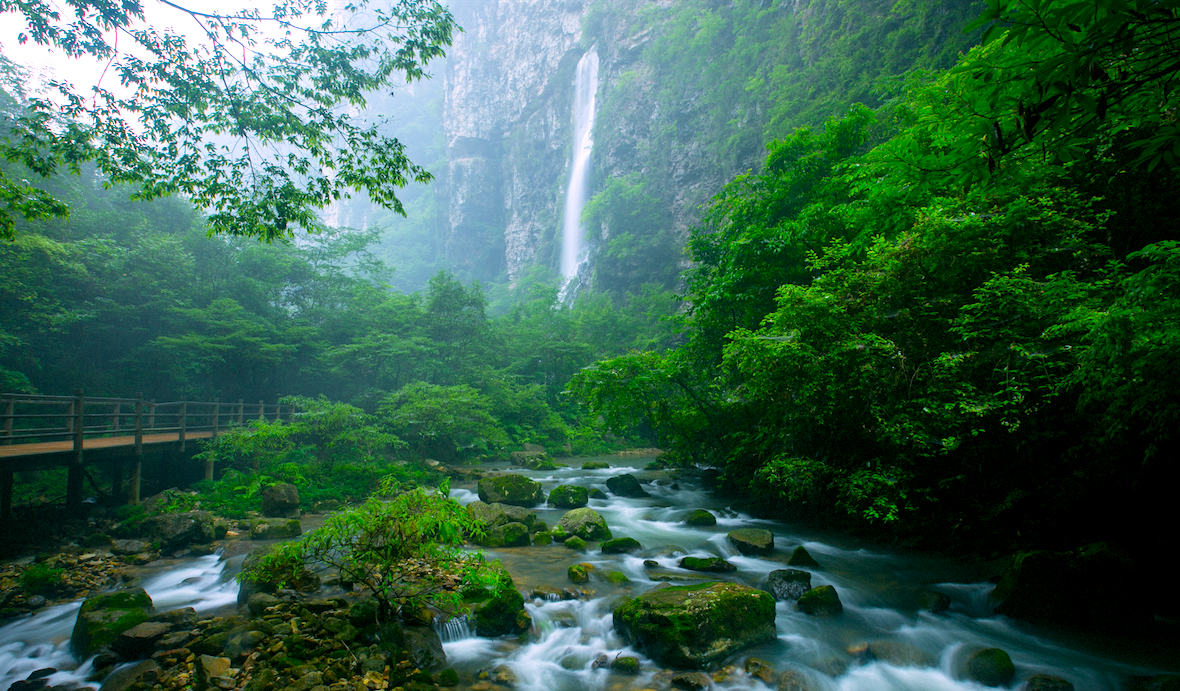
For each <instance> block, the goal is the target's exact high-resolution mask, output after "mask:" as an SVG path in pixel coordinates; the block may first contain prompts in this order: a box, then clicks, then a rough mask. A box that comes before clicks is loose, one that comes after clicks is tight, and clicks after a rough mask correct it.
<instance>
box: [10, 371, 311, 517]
mask: <svg viewBox="0 0 1180 691" xmlns="http://www.w3.org/2000/svg"><path fill="white" fill-rule="evenodd" d="M294 412H295V410H294V408H293V407H292V406H290V405H282V404H279V403H273V404H268V403H266V402H264V401H259V402H258V403H246V402H245V401H243V400H242V399H238V401H237V403H232V402H222V401H220V400H218V399H214V400H212V401H186V400H181V401H171V402H166V403H157V402H156V401H155V400H145V399H144V398H143V394H137V395H136V397H135V398H109V397H86V396H85V395H84V394H83V392H82V390H81V389H78V390H77V391H75V392H74V395H73V396H41V395H34V394H19V393H0V423H2V425H3V427H2V429H3V431H2V432H0V446H3V447H4V448H3V449H2V450H0V454H3V455H4V456H6V457H8V458H12V459H14V458H20V457H21V456H22V454H20V453H12V452H15V451H17V449H14V448H11V447H13V446H26V447H27V448H28V450H29V455H32V454H36V453H50V452H54V451H57V452H62V451H72V453H73V456H72V458H71V459H70V462H69V464H68V465H67V468H68V469H69V471H68V476H67V480H66V504H67V505H68V506H71V507H77V506H80V505H81V502H82V465H83V450H84V447H85V446H86V444H85V440H87V439H101V438H109V437H121V438H123V439H131V438H132V437H133V441H131V442H130V443H127V442H124V444H126V445H129V446H133V447H134V453H135V469H134V471H133V472H132V474H131V479H130V483H129V485H128V488H127V489H128V502H129V503H132V504H136V503H139V491H140V478H141V472H142V470H143V465H142V463H143V445H144V443H145V439H144V438H145V436H146V437H147V441H146V443H149V444H152V443H162V442H177V443H179V445H180V450H181V451H184V450H185V442H186V438H192V437H193V436H194V435H196V436H200V437H203V438H210V439H217V437H218V435H219V434H220V433H221V432H222V431H223V430H225V429H227V428H229V427H232V426H234V425H237V426H241V425H244V424H245V423H246V421H247V420H253V419H266V420H281V419H286V420H290V419H291V418H292V416H293V415H294ZM55 442H56V444H55ZM63 442H64V444H63ZM34 445H36V446H34ZM4 452H8V453H4ZM205 479H207V480H212V479H213V464H212V462H210V461H207V462H206V463H205ZM12 488H13V466H12V464H11V463H9V464H8V465H7V466H6V467H4V468H2V469H0V516H2V517H5V518H7V517H8V516H9V515H10V513H11V509H12Z"/></svg>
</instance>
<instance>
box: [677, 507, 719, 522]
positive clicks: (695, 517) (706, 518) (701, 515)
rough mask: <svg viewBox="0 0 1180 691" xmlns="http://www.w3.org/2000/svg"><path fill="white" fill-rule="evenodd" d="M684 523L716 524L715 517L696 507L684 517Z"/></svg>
mask: <svg viewBox="0 0 1180 691" xmlns="http://www.w3.org/2000/svg"><path fill="white" fill-rule="evenodd" d="M684 523H685V524H686V525H696V526H710V525H717V517H716V516H714V515H713V514H711V513H709V512H708V511H705V510H704V509H697V510H696V511H693V512H692V513H690V514H688V516H686V517H685V519H684Z"/></svg>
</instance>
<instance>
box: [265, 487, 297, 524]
mask: <svg viewBox="0 0 1180 691" xmlns="http://www.w3.org/2000/svg"><path fill="white" fill-rule="evenodd" d="M262 515H263V516H266V517H267V518H299V516H300V512H299V490H298V489H297V488H296V487H295V485H292V484H290V483H287V482H280V483H279V484H277V485H271V486H270V487H267V488H266V489H264V490H262Z"/></svg>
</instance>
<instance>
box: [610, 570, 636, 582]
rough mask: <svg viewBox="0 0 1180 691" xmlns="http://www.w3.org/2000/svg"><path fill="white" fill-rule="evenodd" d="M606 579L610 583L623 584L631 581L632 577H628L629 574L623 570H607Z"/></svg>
mask: <svg viewBox="0 0 1180 691" xmlns="http://www.w3.org/2000/svg"><path fill="white" fill-rule="evenodd" d="M606 580H607V582H608V583H613V584H615V585H622V584H623V583H630V582H631V579H630V578H627V574H625V573H623V572H622V571H607V572H606Z"/></svg>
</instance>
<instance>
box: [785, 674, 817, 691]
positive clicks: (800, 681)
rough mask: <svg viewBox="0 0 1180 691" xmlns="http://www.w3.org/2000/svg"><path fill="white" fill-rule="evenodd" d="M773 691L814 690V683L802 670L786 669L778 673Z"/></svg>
mask: <svg viewBox="0 0 1180 691" xmlns="http://www.w3.org/2000/svg"><path fill="white" fill-rule="evenodd" d="M775 691H816V685H815V684H813V683H812V681H811V679H810V678H809V677H808V676H807V675H806V674H804V673H803V672H800V671H799V670H795V669H788V670H787V671H785V672H783V673H782V674H780V675H779V677H778V683H777V684H776V685H775Z"/></svg>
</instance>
